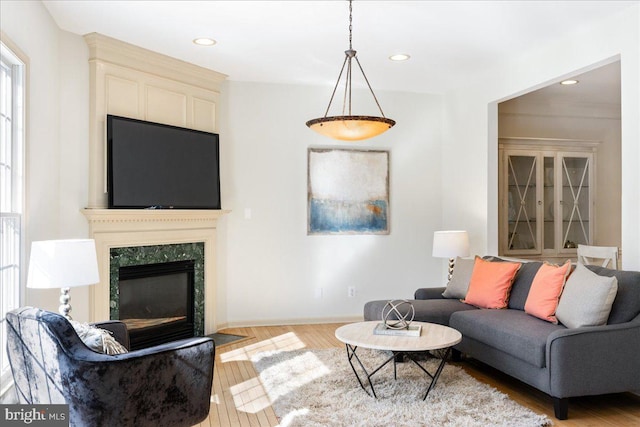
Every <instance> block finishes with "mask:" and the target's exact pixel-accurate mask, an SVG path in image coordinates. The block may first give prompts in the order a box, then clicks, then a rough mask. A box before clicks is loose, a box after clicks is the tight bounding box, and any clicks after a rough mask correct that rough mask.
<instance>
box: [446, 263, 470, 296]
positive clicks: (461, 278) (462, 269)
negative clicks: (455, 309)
mask: <svg viewBox="0 0 640 427" xmlns="http://www.w3.org/2000/svg"><path fill="white" fill-rule="evenodd" d="M474 264H475V259H474V258H460V257H457V258H456V263H455V264H454V266H453V275H452V276H451V280H449V283H448V284H447V289H445V290H444V292H443V293H442V296H443V297H445V298H457V299H464V298H465V297H466V296H467V291H468V290H469V282H471V273H473V266H474Z"/></svg>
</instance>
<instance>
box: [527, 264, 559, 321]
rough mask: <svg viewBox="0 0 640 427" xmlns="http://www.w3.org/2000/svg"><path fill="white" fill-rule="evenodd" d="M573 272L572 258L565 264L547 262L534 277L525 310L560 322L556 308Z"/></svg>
mask: <svg viewBox="0 0 640 427" xmlns="http://www.w3.org/2000/svg"><path fill="white" fill-rule="evenodd" d="M569 273H571V260H567V262H565V263H564V264H563V265H555V264H550V263H548V262H545V263H544V264H542V267H540V268H539V269H538V272H537V273H536V277H534V278H533V283H532V284H531V289H530V290H529V296H527V301H526V302H525V304H524V312H525V313H527V314H530V315H532V316H536V317H537V318H539V319H542V320H546V321H547V322H551V323H558V319H556V316H555V314H556V309H557V308H558V303H559V302H560V295H561V294H562V290H563V289H564V285H565V282H566V281H567V277H569Z"/></svg>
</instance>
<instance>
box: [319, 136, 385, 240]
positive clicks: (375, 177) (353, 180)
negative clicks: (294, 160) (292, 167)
mask: <svg viewBox="0 0 640 427" xmlns="http://www.w3.org/2000/svg"><path fill="white" fill-rule="evenodd" d="M389 165H390V152H389V150H384V149H350V148H318V147H309V148H308V150H307V234H308V235H345V234H346V235H371V234H373V235H387V234H390V220H389V218H390V194H389V176H390V171H389Z"/></svg>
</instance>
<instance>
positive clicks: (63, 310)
mask: <svg viewBox="0 0 640 427" xmlns="http://www.w3.org/2000/svg"><path fill="white" fill-rule="evenodd" d="M70 301H71V296H70V295H69V288H60V306H59V307H58V312H59V313H60V314H62V315H63V316H64V317H66V318H67V320H71V315H69V313H70V312H71V304H69V302H70Z"/></svg>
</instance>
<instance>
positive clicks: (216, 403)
mask: <svg viewBox="0 0 640 427" xmlns="http://www.w3.org/2000/svg"><path fill="white" fill-rule="evenodd" d="M341 325H342V324H323V325H299V326H264V327H251V328H230V329H226V330H222V331H219V332H224V333H229V334H236V335H244V336H247V337H249V338H247V339H245V340H242V341H236V342H234V343H230V344H227V345H225V346H222V347H219V348H218V349H217V351H216V353H217V354H216V362H215V369H214V378H213V392H212V403H211V412H210V413H209V417H208V418H207V419H206V420H205V421H204V422H202V423H201V424H199V427H217V426H233V427H236V426H242V427H244V426H252V427H275V426H278V420H277V418H276V416H275V414H274V412H273V410H272V409H271V407H270V406H269V402H268V399H267V398H266V397H265V396H264V393H263V392H262V389H261V387H260V385H259V382H258V380H257V379H256V372H255V370H254V369H253V365H252V364H251V362H250V357H251V355H252V354H254V353H257V352H260V351H268V350H275V349H291V350H294V349H298V348H311V349H320V348H331V347H337V348H341V349H342V348H343V344H342V343H341V342H340V341H338V340H337V339H336V338H335V336H334V331H335V330H336V328H337V327H339V326H341ZM458 365H459V366H461V367H463V368H464V370H465V371H466V372H467V373H468V374H469V375H471V376H473V377H475V378H476V379H478V380H479V381H482V382H485V383H487V384H489V385H491V386H493V387H495V388H497V389H498V390H500V391H502V392H503V393H506V394H508V395H509V396H510V397H511V398H512V399H513V400H515V401H516V402H518V403H520V404H521V405H523V406H526V407H528V408H530V409H531V410H533V411H535V412H537V413H541V414H542V413H543V414H546V415H547V416H548V417H549V418H551V419H552V420H553V422H554V424H555V425H556V426H560V427H564V426H567V427H568V426H594V427H595V426H597V427H604V426H612V427H613V426H615V427H623V426H634V427H635V426H640V397H639V396H636V395H634V394H631V393H622V394H615V395H606V396H597V397H585V398H574V399H570V402H569V419H568V420H566V421H559V420H557V419H556V418H555V417H554V416H553V403H552V401H551V398H550V397H548V396H547V395H546V394H544V393H541V392H539V391H537V390H536V389H534V388H531V387H529V386H527V385H525V384H523V383H521V382H519V381H517V380H514V379H512V378H510V377H509V376H507V375H504V374H502V373H500V372H499V371H496V370H494V369H492V368H490V367H488V366H486V365H483V364H480V363H479V362H475V361H473V360H465V361H463V362H461V363H458ZM638 375H640V373H638ZM355 386H356V383H355V379H354V387H355Z"/></svg>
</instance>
